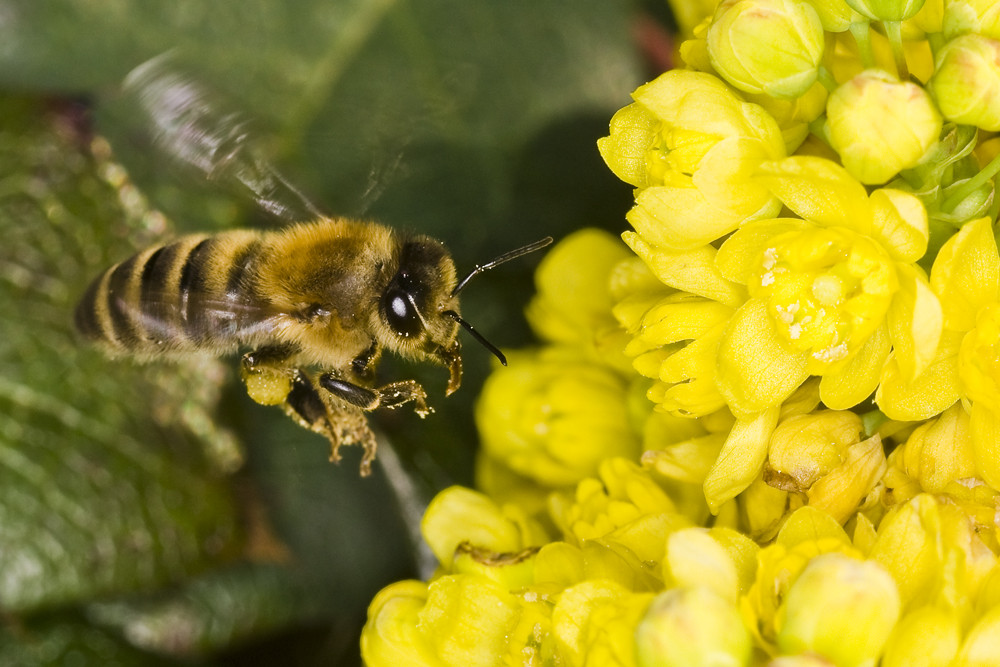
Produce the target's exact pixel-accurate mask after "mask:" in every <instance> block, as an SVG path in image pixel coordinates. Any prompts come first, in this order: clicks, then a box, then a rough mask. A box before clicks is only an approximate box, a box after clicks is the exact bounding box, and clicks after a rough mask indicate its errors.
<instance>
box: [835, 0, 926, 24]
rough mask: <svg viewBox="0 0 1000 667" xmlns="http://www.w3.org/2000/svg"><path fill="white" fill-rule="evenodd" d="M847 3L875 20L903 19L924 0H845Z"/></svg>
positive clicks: (915, 10)
mask: <svg viewBox="0 0 1000 667" xmlns="http://www.w3.org/2000/svg"><path fill="white" fill-rule="evenodd" d="M847 4H849V5H850V6H851V7H853V8H854V9H856V10H857V11H859V12H861V13H862V14H864V15H865V16H867V17H868V18H870V19H872V20H875V21H903V20H905V19H908V18H910V17H911V16H913V15H914V14H916V13H917V12H918V11H920V8H921V7H923V6H924V0H847Z"/></svg>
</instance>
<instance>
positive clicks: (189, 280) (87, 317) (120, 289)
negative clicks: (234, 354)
mask: <svg viewBox="0 0 1000 667" xmlns="http://www.w3.org/2000/svg"><path fill="white" fill-rule="evenodd" d="M260 247H261V239H260V235H259V234H257V233H255V232H251V231H245V230H239V231H232V232H224V233H222V234H218V235H215V236H206V235H192V236H185V237H182V238H180V239H178V240H177V241H174V242H173V243H170V244H167V245H163V246H159V247H153V248H149V249H147V250H144V251H143V252H140V253H138V254H137V255H134V256H132V257H131V258H129V259H127V260H125V261H123V262H121V263H120V264H116V265H115V266H112V267H111V268H109V269H108V270H107V271H105V272H104V273H103V274H101V275H100V276H98V277H97V279H96V280H94V282H93V283H91V285H90V287H89V288H88V289H87V291H86V292H85V293H84V295H83V297H82V298H81V300H80V302H79V304H78V305H77V307H76V313H75V320H76V327H77V329H78V330H79V331H80V333H82V334H83V335H84V336H86V337H87V338H89V339H91V340H94V341H97V342H100V343H102V344H104V345H106V346H107V347H108V348H109V350H110V351H112V352H121V353H129V354H137V355H156V354H163V353H168V352H175V351H188V350H198V349H205V348H211V349H215V350H218V349H224V348H233V347H236V346H237V345H238V344H239V340H238V335H239V331H240V329H241V328H242V327H245V326H247V319H254V318H259V311H260V309H259V308H256V307H255V306H257V305H258V304H256V303H255V302H254V297H253V293H252V288H251V285H252V282H253V281H252V280H248V279H247V274H248V272H251V271H252V270H253V264H254V261H255V259H256V258H257V256H258V254H259V249H260Z"/></svg>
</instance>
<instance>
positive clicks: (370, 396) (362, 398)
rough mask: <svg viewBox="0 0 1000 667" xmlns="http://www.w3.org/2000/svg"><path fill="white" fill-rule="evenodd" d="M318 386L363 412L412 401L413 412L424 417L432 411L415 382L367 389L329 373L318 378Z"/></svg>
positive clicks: (410, 381)
mask: <svg viewBox="0 0 1000 667" xmlns="http://www.w3.org/2000/svg"><path fill="white" fill-rule="evenodd" d="M319 384H320V386H321V387H323V388H324V389H326V390H327V391H328V392H330V393H331V394H333V395H334V396H336V397H337V398H339V399H341V400H343V401H346V402H347V403H350V404H351V405H354V406H357V407H359V408H361V409H362V410H365V411H370V410H374V409H376V408H398V407H399V406H401V405H404V404H406V403H409V402H410V401H413V403H414V411H415V412H416V413H417V414H418V415H420V416H421V417H426V416H427V415H429V414H430V413H431V412H432V410H431V408H429V407H427V403H426V401H425V399H426V398H427V392H426V391H424V388H423V387H421V386H420V384H418V383H417V382H416V381H415V380H403V381H402V382H391V383H389V384H387V385H383V386H381V387H375V388H373V389H369V388H368V387H362V386H360V385H357V384H355V383H353V382H349V381H347V380H344V379H343V378H341V377H338V376H337V374H336V372H334V371H330V372H328V373H324V374H323V375H320V376H319Z"/></svg>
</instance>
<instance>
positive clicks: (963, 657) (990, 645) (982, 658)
mask: <svg viewBox="0 0 1000 667" xmlns="http://www.w3.org/2000/svg"><path fill="white" fill-rule="evenodd" d="M998 663H1000V607H996V608H994V609H992V610H991V611H990V612H988V613H987V614H986V615H985V616H983V617H982V618H981V619H979V622H977V623H976V624H975V625H974V626H973V627H972V629H971V630H970V631H969V634H968V635H967V636H966V638H965V642H964V643H963V644H962V648H961V650H960V651H959V654H958V658H957V659H956V660H955V663H954V664H955V665H961V667H966V666H968V667H989V666H990V665H996V664H998Z"/></svg>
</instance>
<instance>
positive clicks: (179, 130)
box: [122, 51, 323, 222]
mask: <svg viewBox="0 0 1000 667" xmlns="http://www.w3.org/2000/svg"><path fill="white" fill-rule="evenodd" d="M122 92H123V94H124V95H125V96H126V98H128V99H129V100H130V101H132V102H134V103H135V104H136V105H137V106H138V109H139V110H140V111H141V113H142V114H143V115H144V116H145V117H146V121H147V122H146V125H147V126H148V127H149V128H151V130H152V132H153V139H154V141H155V143H156V145H157V146H158V148H159V149H160V150H162V151H163V152H164V153H166V154H167V155H169V156H170V157H172V158H173V159H175V160H177V161H179V162H182V163H184V164H187V165H190V166H192V167H194V168H195V169H197V170H198V171H200V172H201V173H203V174H204V175H205V176H206V177H207V178H208V179H210V180H213V181H218V182H221V183H223V184H224V185H226V186H228V187H234V188H235V189H237V190H242V191H243V192H244V194H247V195H249V197H250V198H251V199H252V200H253V201H255V202H256V203H257V205H258V206H260V207H261V208H262V209H264V210H265V211H267V212H268V213H270V214H271V215H274V216H276V217H278V218H281V219H282V220H284V221H297V222H302V221H307V220H313V219H316V218H320V217H323V215H322V213H321V212H320V211H319V210H318V209H317V208H316V206H314V205H313V204H312V202H310V201H309V199H308V198H307V197H306V196H305V195H303V194H302V192H300V191H299V190H298V189H297V188H295V187H294V186H293V185H292V184H291V183H289V182H288V181H287V180H286V179H285V178H284V177H283V176H282V175H281V174H280V173H278V171H277V170H276V169H275V168H274V166H273V165H272V164H271V163H270V162H269V161H268V160H267V158H265V157H264V151H263V150H262V149H261V148H260V146H258V145H257V143H256V139H255V137H254V134H253V131H252V129H251V122H250V119H249V118H247V117H245V116H244V115H243V114H240V113H238V112H234V111H227V110H226V109H225V105H224V104H223V103H222V101H221V100H219V99H216V98H217V96H213V95H212V94H211V93H210V92H209V90H208V89H207V88H206V87H204V86H203V85H201V84H200V83H199V81H198V80H197V79H196V78H195V77H193V76H192V75H190V74H188V73H186V72H185V71H184V70H183V69H182V67H181V66H180V64H179V63H178V62H177V58H176V56H175V54H174V53H173V52H170V51H168V52H166V53H163V54H161V55H159V56H156V57H155V58H152V59H150V60H148V61H146V62H144V63H143V64H141V65H139V66H138V67H136V68H135V69H133V70H132V71H131V72H129V74H128V75H127V76H126V77H125V81H124V83H123V87H122Z"/></svg>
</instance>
